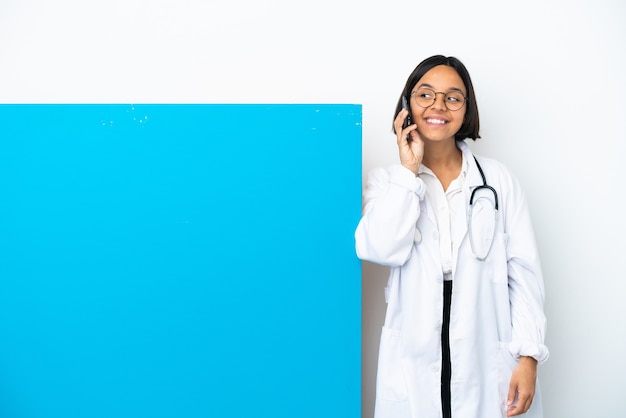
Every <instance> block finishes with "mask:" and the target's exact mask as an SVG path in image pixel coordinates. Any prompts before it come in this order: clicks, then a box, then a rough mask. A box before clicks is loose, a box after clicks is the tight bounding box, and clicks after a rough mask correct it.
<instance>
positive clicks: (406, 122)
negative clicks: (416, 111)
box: [402, 96, 413, 129]
mask: <svg viewBox="0 0 626 418" xmlns="http://www.w3.org/2000/svg"><path fill="white" fill-rule="evenodd" d="M402 108H403V109H406V110H408V111H409V114H408V115H407V117H406V119H405V120H404V123H403V124H402V129H404V128H406V127H407V126H409V125H412V124H413V121H412V120H411V109H410V108H409V102H408V101H407V100H406V96H402Z"/></svg>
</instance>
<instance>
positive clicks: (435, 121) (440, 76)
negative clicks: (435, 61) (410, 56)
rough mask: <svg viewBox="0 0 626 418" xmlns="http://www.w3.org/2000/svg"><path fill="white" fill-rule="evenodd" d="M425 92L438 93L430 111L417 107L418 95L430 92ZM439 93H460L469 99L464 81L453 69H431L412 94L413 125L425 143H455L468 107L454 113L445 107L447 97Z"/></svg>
mask: <svg viewBox="0 0 626 418" xmlns="http://www.w3.org/2000/svg"><path fill="white" fill-rule="evenodd" d="M422 89H430V90H431V91H432V92H435V93H437V94H435V96H436V99H435V102H434V103H433V104H432V105H430V106H428V107H421V106H420V105H418V104H417V100H416V96H417V95H416V94H415V92H417V91H418V90H419V91H420V92H423V91H428V90H422ZM440 92H441V93H452V92H460V93H461V94H462V95H463V96H464V97H467V91H466V89H465V85H464V84H463V80H461V77H460V76H459V74H458V73H457V72H456V70H455V69H454V68H452V67H448V66H447V65H438V66H436V67H433V68H432V69H430V70H429V71H428V72H427V73H426V74H424V76H423V77H422V78H421V79H420V80H419V81H418V82H417V84H415V87H413V90H411V93H412V94H411V113H412V115H413V123H415V124H416V125H417V132H418V133H419V134H420V136H421V137H422V139H423V140H424V141H433V142H435V141H437V142H438V141H444V140H449V139H452V140H454V135H455V134H456V133H457V132H458V131H459V129H461V126H462V125H463V119H464V117H465V112H466V104H463V106H462V107H461V108H460V109H459V110H456V111H452V110H450V109H448V108H447V107H446V104H445V100H446V97H445V94H439V93H440ZM450 99H451V100H453V99H452V98H450Z"/></svg>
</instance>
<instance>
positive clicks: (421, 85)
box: [415, 83, 465, 96]
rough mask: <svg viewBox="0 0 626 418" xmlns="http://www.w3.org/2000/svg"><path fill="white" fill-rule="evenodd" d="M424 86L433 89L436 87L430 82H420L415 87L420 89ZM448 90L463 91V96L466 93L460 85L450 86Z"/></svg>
mask: <svg viewBox="0 0 626 418" xmlns="http://www.w3.org/2000/svg"><path fill="white" fill-rule="evenodd" d="M422 87H428V88H429V89H433V90H435V88H434V87H433V86H431V85H430V84H428V83H422V84H420V85H417V86H415V88H418V89H419V88H422ZM448 91H458V92H459V93H461V94H462V95H463V96H465V93H463V90H461V89H460V88H458V87H450V88H449V89H448Z"/></svg>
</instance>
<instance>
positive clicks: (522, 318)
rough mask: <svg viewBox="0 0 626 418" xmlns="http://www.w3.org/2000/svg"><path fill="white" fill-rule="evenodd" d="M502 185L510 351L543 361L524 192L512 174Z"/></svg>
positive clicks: (538, 277) (542, 324)
mask: <svg viewBox="0 0 626 418" xmlns="http://www.w3.org/2000/svg"><path fill="white" fill-rule="evenodd" d="M505 187H506V188H507V190H510V191H511V193H508V194H507V197H506V198H505V199H506V200H505V201H504V202H503V204H504V208H505V211H506V214H505V220H504V221H505V231H506V232H507V234H508V241H507V268H508V285H509V299H510V307H511V322H512V324H511V325H512V339H511V343H510V345H509V350H510V351H511V353H512V354H513V355H515V356H516V357H519V356H529V357H533V358H535V359H536V360H537V361H538V362H539V363H543V362H544V361H546V360H547V359H548V356H549V351H548V348H547V347H546V346H545V345H544V338H545V331H546V317H545V314H544V310H543V305H544V298H545V296H544V282H543V275H542V272H541V265H540V259H539V253H538V250H537V245H536V241H535V236H534V232H533V227H532V223H531V218H530V213H529V210H528V205H527V201H526V196H525V193H524V192H523V191H522V189H521V187H520V185H519V183H518V182H517V180H516V179H515V178H513V177H510V178H509V184H507V185H506V186H505Z"/></svg>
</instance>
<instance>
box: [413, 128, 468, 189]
mask: <svg viewBox="0 0 626 418" xmlns="http://www.w3.org/2000/svg"><path fill="white" fill-rule="evenodd" d="M422 163H423V164H424V165H425V166H426V167H428V168H430V170H431V171H432V172H433V173H434V174H435V176H437V178H438V179H439V182H440V183H441V185H442V186H443V190H448V186H449V185H450V183H452V181H453V180H454V179H455V178H457V177H458V176H459V173H460V172H461V166H462V165H463V154H462V153H461V150H460V149H458V148H457V147H456V141H454V140H452V141H446V142H438V143H429V144H428V147H427V146H426V144H425V146H424V159H423V160H422Z"/></svg>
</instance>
